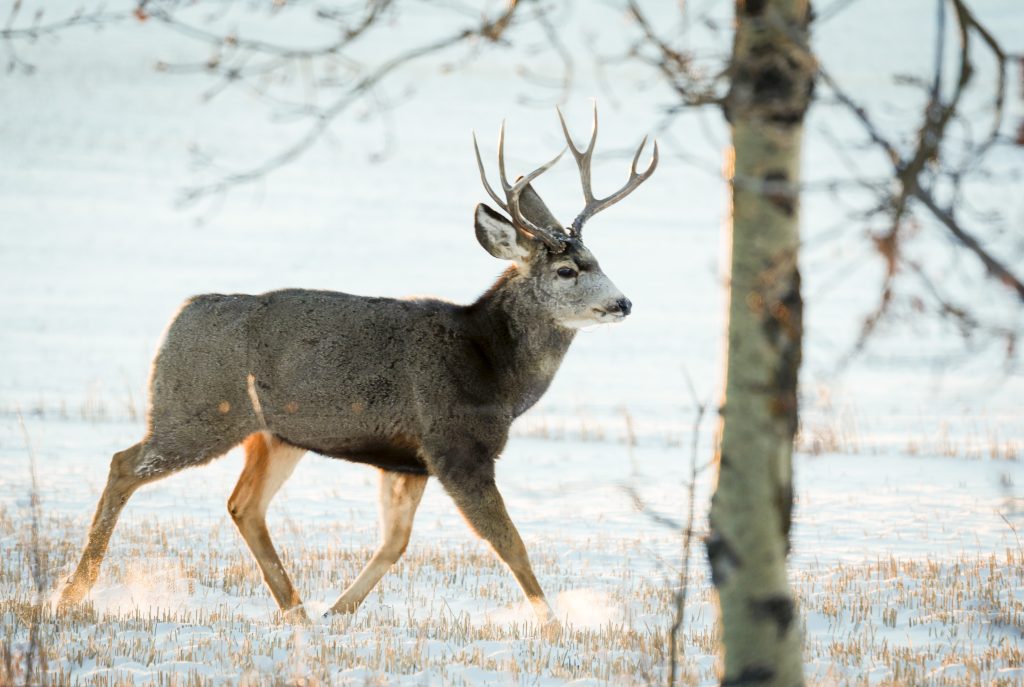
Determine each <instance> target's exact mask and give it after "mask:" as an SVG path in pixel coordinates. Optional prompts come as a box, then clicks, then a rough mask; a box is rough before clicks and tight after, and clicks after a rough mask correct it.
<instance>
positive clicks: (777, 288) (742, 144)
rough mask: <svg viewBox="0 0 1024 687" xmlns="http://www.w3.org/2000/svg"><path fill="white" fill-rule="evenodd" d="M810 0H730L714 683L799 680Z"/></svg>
mask: <svg viewBox="0 0 1024 687" xmlns="http://www.w3.org/2000/svg"><path fill="white" fill-rule="evenodd" d="M809 11H810V8H809V2H808V0H737V2H736V19H737V25H736V38H735V44H734V51H733V59H732V62H731V89H730V92H729V95H728V97H727V100H726V104H725V110H726V116H727V117H728V119H729V121H730V123H731V125H732V143H733V150H732V151H731V153H730V154H731V157H732V159H731V161H730V162H731V163H732V164H729V165H727V167H729V168H731V172H732V179H731V181H732V237H731V242H730V244H731V249H732V258H731V277H730V299H729V301H730V302H729V328H728V363H727V370H726V388H725V400H724V403H723V405H722V410H721V416H722V432H721V447H720V449H719V455H718V483H717V486H716V489H715V494H714V497H713V498H712V502H711V515H710V523H711V527H710V534H709V537H708V540H707V549H708V559H709V561H710V563H711V568H712V576H713V580H714V584H715V586H716V588H717V589H718V595H719V600H720V604H721V611H722V616H721V617H722V625H723V643H724V648H725V669H724V675H723V677H722V685H723V686H729V687H736V686H739V685H745V686H755V685H756V686H761V685H766V686H767V685H773V686H774V685H786V686H791V685H802V684H803V661H802V632H801V624H800V622H799V618H798V615H797V612H796V608H795V605H794V602H793V596H792V592H791V591H790V587H789V582H788V579H787V577H786V556H787V554H788V551H789V528H790V513H791V510H792V503H793V487H792V448H793V435H794V433H795V431H796V426H797V373H798V371H799V367H800V356H801V339H802V335H803V329H802V301H801V297H800V273H799V271H798V268H797V250H798V248H799V208H798V184H799V181H800V142H801V137H802V133H803V117H804V112H805V111H806V109H807V105H808V103H809V101H810V96H811V88H812V84H813V75H814V63H813V59H812V58H811V55H810V52H809V48H808V47H807V25H808V19H809V16H808V15H809Z"/></svg>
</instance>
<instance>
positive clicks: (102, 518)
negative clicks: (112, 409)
mask: <svg viewBox="0 0 1024 687" xmlns="http://www.w3.org/2000/svg"><path fill="white" fill-rule="evenodd" d="M152 453H153V451H152V447H151V446H149V444H147V443H146V442H140V443H138V444H135V445H134V446H132V447H131V448H127V449H125V450H124V451H119V452H118V453H115V454H114V457H113V459H112V460H111V461H110V473H109V475H108V476H107V486H106V488H104V490H103V494H102V495H101V496H100V500H99V503H98V504H97V505H96V514H95V515H94V516H93V518H92V525H91V526H90V527H89V538H88V540H87V541H86V544H85V549H84V550H83V551H82V557H81V559H79V561H78V567H77V568H75V572H74V573H72V575H71V577H69V578H68V580H67V582H66V583H65V585H64V588H63V589H62V590H61V594H60V600H59V601H58V605H59V606H60V607H62V608H67V607H69V606H72V605H73V604H76V603H78V602H79V601H81V600H82V599H83V598H84V597H85V595H86V594H88V593H89V590H90V589H91V588H92V586H93V585H94V584H95V583H96V578H97V577H99V574H100V565H101V564H102V563H103V557H104V555H105V554H106V552H107V545H108V544H109V543H110V535H111V534H113V532H114V526H115V525H117V519H118V517H119V516H120V515H121V510H122V509H123V508H124V506H125V504H126V503H128V499H129V498H130V497H131V495H132V494H134V493H135V490H136V489H138V488H139V487H141V486H142V485H143V484H146V483H148V482H153V481H155V480H157V479H160V478H161V477H166V476H167V475H169V474H171V473H172V472H175V471H176V470H177V469H178V467H177V466H176V465H175V464H174V463H173V462H169V461H165V460H163V459H162V458H161V457H159V456H157V457H155V458H154V456H153V455H152Z"/></svg>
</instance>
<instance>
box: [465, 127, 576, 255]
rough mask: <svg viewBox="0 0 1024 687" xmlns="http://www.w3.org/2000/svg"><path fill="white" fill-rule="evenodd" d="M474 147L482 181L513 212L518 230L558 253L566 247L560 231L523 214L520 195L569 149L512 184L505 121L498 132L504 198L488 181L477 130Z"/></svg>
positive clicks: (514, 223)
mask: <svg viewBox="0 0 1024 687" xmlns="http://www.w3.org/2000/svg"><path fill="white" fill-rule="evenodd" d="M473 150H474V151H475V152H476V165H477V167H478V168H479V169H480V180H481V181H482V182H484V188H485V189H487V193H488V195H490V196H491V198H493V199H494V202H495V203H497V204H498V206H499V207H501V209H502V210H504V211H505V212H507V213H508V214H509V216H510V217H511V218H512V224H513V225H514V226H515V228H516V230H517V231H518V232H520V233H521V234H526V235H527V236H529V237H532V238H537V239H540V240H541V241H543V242H544V245H546V246H547V247H548V248H549V249H551V250H552V251H555V252H556V253H561V252H562V251H563V250H565V240H564V239H563V238H562V236H561V234H560V233H559V234H555V233H552V231H550V230H549V229H548V228H546V227H541V226H538V225H537V224H534V223H533V222H531V221H530V220H529V219H527V218H526V217H525V216H524V215H523V211H522V208H521V207H520V198H519V197H520V194H522V192H523V191H524V190H525V189H526V188H527V187H528V186H529V185H530V182H531V181H533V180H534V179H536V178H537V177H539V176H540V175H541V174H543V173H544V172H546V171H548V170H549V169H551V167H552V166H554V164H555V163H556V162H558V161H559V160H560V159H561V157H562V155H564V154H565V149H564V148H563V149H562V151H561V152H560V153H558V155H556V156H555V157H554V159H553V160H551V161H550V162H547V163H545V164H543V165H541V166H540V167H538V168H537V169H535V170H533V171H532V172H530V173H529V174H527V175H526V176H523V177H520V178H519V179H517V180H516V182H515V183H514V184H510V183H508V175H507V173H506V172H505V122H502V123H501V129H500V130H499V132H498V175H499V177H500V179H501V188H502V190H503V191H504V192H505V200H504V201H503V200H502V199H501V198H499V197H498V194H497V193H495V192H494V189H493V188H491V185H490V184H489V183H487V173H486V172H485V171H484V161H483V159H482V158H481V157H480V146H478V145H477V142H476V132H474V133H473Z"/></svg>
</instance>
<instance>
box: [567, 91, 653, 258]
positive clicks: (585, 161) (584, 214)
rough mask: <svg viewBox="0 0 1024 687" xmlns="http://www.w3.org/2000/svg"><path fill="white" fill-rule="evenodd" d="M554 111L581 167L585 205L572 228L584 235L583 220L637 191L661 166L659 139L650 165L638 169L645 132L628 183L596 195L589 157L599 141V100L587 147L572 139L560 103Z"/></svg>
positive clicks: (644, 141)
mask: <svg viewBox="0 0 1024 687" xmlns="http://www.w3.org/2000/svg"><path fill="white" fill-rule="evenodd" d="M555 111H556V112H558V121H559V122H561V123H562V133H564V134H565V140H566V142H567V143H568V144H569V151H570V152H572V156H573V157H574V158H576V166H577V167H579V170H580V183H581V184H582V185H583V200H584V202H585V203H586V205H584V206H583V210H581V211H580V214H578V215H577V216H576V219H574V220H573V221H572V227H571V230H572V235H573V236H575V237H576V238H581V237H582V235H583V224H584V223H585V222H586V221H587V220H588V219H590V218H591V217H593V216H594V215H596V214H597V213H599V212H601V210H604V209H605V208H606V207H608V206H609V205H614V204H615V203H618V202H619V201H620V200H622V199H623V198H625V197H626V196H628V195H629V194H630V193H632V192H633V191H635V190H636V187H637V186H639V185H640V184H642V183H644V182H645V181H647V179H648V177H650V176H651V174H653V173H654V169H655V167H657V166H658V142H657V141H655V142H654V152H653V154H652V155H651V164H650V166H649V167H648V168H647V169H646V170H645V171H643V172H640V173H637V171H636V164H637V162H639V161H640V153H641V152H643V149H644V146H645V145H647V137H646V136H644V140H642V141H640V147H639V148H637V149H636V154H635V155H633V164H632V165H631V166H630V168H629V179H628V180H627V181H626V185H625V186H623V187H622V188H621V189H619V190H618V191H616V192H615V193H613V194H611V195H610V196H608V197H606V198H594V193H593V191H591V189H590V158H591V157H592V156H593V154H594V144H595V143H596V142H597V103H594V128H593V130H592V131H591V133H590V142H589V143H588V144H587V148H586V150H582V151H581V150H579V149H578V148H577V147H576V145H575V144H574V143H573V142H572V136H570V135H569V127H567V126H566V125H565V117H563V116H562V111H561V110H560V109H558V108H557V107H556V108H555Z"/></svg>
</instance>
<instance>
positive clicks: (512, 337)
mask: <svg viewBox="0 0 1024 687" xmlns="http://www.w3.org/2000/svg"><path fill="white" fill-rule="evenodd" d="M558 117H559V120H560V122H561V127H562V132H563V134H564V135H565V139H566V141H567V143H568V149H569V150H570V151H571V152H572V155H573V156H574V157H575V158H576V163H577V165H578V167H579V175H580V180H581V182H582V186H583V196H584V198H585V205H584V208H583V210H582V211H581V212H580V213H579V215H578V216H577V217H576V219H575V220H574V221H573V223H572V225H570V226H569V227H568V228H565V229H563V228H562V225H561V224H560V223H559V222H558V221H557V220H556V219H555V217H554V216H553V215H552V214H551V212H550V211H549V210H548V209H547V207H546V206H545V205H544V203H543V201H541V199H540V197H539V196H538V195H537V194H536V193H535V192H534V190H533V188H532V187H531V185H530V184H531V182H533V181H534V179H536V178H537V177H538V176H540V175H541V174H542V173H544V172H545V171H546V170H548V169H549V168H550V167H551V166H552V165H554V164H555V163H556V162H557V161H558V160H559V158H560V157H561V155H562V153H564V152H565V151H564V150H563V151H562V153H559V155H558V156H556V157H555V158H554V159H553V160H551V161H550V162H547V163H546V164H544V165H541V166H540V167H538V168H537V169H535V170H534V171H532V172H530V173H529V174H527V175H526V176H524V177H521V178H519V179H518V180H517V181H516V182H515V183H509V181H508V177H507V175H506V172H505V160H504V147H505V142H504V138H505V126H504V124H502V127H501V131H500V133H499V138H498V170H499V174H500V180H501V188H502V190H503V191H504V199H502V198H501V197H499V196H498V194H497V193H495V191H494V189H493V188H492V187H491V185H490V184H489V183H488V181H487V176H486V173H485V172H484V165H483V160H482V159H481V157H480V149H479V147H478V146H477V144H476V137H475V135H474V138H473V146H474V148H475V153H476V161H477V165H478V167H479V169H480V177H481V180H482V181H483V185H484V188H485V189H486V191H487V193H488V194H489V195H490V197H491V198H493V199H494V202H495V203H497V204H498V206H500V207H501V209H502V210H504V211H505V212H506V213H507V217H506V216H504V215H502V214H501V213H499V212H497V211H496V210H494V209H492V208H490V207H488V206H486V205H483V204H481V205H477V207H476V211H475V220H476V222H475V224H476V237H477V240H478V241H479V242H480V244H481V245H482V246H483V247H484V248H485V249H486V250H487V252H489V253H490V254H491V255H493V256H495V257H497V258H501V259H503V260H511V261H512V262H513V264H512V265H511V266H510V267H509V268H508V269H507V270H506V271H505V272H504V273H503V274H502V275H501V277H499V278H498V280H497V282H496V283H495V284H494V285H493V286H492V287H491V288H490V289H489V290H488V291H487V292H486V293H484V294H483V295H482V296H481V297H480V298H479V299H478V300H477V301H476V302H475V303H472V304H471V305H466V306H461V305H455V304H452V303H447V302H444V301H440V300H435V299H429V298H424V299H415V300H393V299H388V298H369V297H362V296H352V295H349V294H344V293H336V292H330V291H309V290H303V289H290V290H284V291H274V292H271V293H266V294H263V295H260V296H250V295H219V294H209V295H203V296H196V297H195V298H192V299H191V300H189V301H187V302H186V303H185V305H184V306H183V307H182V308H181V310H180V312H179V313H178V315H177V316H176V317H175V319H174V320H173V322H172V323H171V324H170V326H169V328H168V330H167V333H166V336H165V339H164V341H163V343H162V344H161V346H160V348H159V351H158V352H157V355H156V358H155V360H154V362H153V369H152V378H151V382H150V404H149V414H148V431H147V433H146V436H145V438H144V439H143V440H142V441H141V442H139V443H138V444H136V445H134V446H132V447H130V448H127V449H125V450H124V451H121V452H119V453H116V454H115V455H114V457H113V460H112V461H111V465H110V474H109V477H108V480H107V484H106V488H105V489H104V491H103V494H102V496H101V497H100V500H99V504H98V505H97V508H96V514H95V516H94V518H93V521H92V525H91V527H90V530H89V537H88V541H87V543H86V545H85V549H84V551H83V553H82V557H81V560H80V562H79V563H78V567H77V568H76V569H75V571H74V573H73V574H72V575H71V577H70V578H68V580H67V581H66V583H65V585H64V587H63V589H62V590H61V595H60V601H59V604H60V605H61V606H65V607H66V606H69V605H71V604H74V603H76V602H78V601H80V600H81V599H82V598H83V597H84V596H85V595H86V594H87V593H88V591H89V589H90V588H91V587H92V585H93V584H94V583H95V581H96V578H97V576H98V574H99V569H100V564H101V562H102V560H103V556H104V553H105V552H106V549H107V544H108V542H109V541H110V536H111V532H112V531H113V529H114V526H115V524H116V523H117V518H118V515H119V514H120V512H121V509H122V508H124V505H125V503H126V502H127V501H128V499H129V497H130V496H131V495H132V494H133V493H134V492H135V491H136V490H137V489H138V488H139V487H141V486H142V485H144V484H148V483H150V482H154V481H156V480H158V479H160V478H163V477H166V476H168V475H170V474H172V473H174V472H177V471H178V470H182V469H184V468H188V467H192V466H196V465H201V464H204V463H207V462H209V461H211V460H213V459H214V458H216V457H218V456H221V455H223V454H224V453H226V452H227V451H228V450H230V449H231V448H233V447H234V446H236V445H238V444H240V443H241V444H243V445H244V447H245V466H244V467H243V469H242V474H241V476H240V477H239V479H238V484H237V485H236V486H235V490H234V492H233V493H232V494H231V497H230V498H229V500H228V510H229V511H230V513H231V517H232V518H233V519H234V522H235V524H236V525H237V526H238V531H239V532H240V533H241V535H242V538H243V539H244V540H245V542H246V544H247V545H248V546H249V549H250V550H251V551H252V553H253V556H254V557H255V558H256V563H257V564H258V565H259V567H260V570H261V571H262V573H263V579H264V580H265V582H266V584H267V587H269V588H270V592H271V594H273V596H274V599H275V600H276V601H277V603H278V605H279V606H280V608H281V610H282V611H284V612H286V613H287V614H289V616H290V617H294V618H295V619H305V611H304V610H303V608H302V604H301V600H300V598H299V594H298V592H297V591H296V590H295V587H294V586H293V585H292V582H291V580H290V579H289V577H288V574H287V573H286V572H285V570H284V567H283V566H282V565H281V560H280V559H279V557H278V554H277V552H276V551H275V549H274V545H273V543H272V542H271V539H270V534H269V533H268V531H267V527H266V521H265V517H264V516H265V514H266V510H267V506H268V505H269V504H270V501H271V499H272V498H273V497H274V494H275V493H276V492H277V491H278V489H280V487H281V485H282V484H284V482H285V480H287V479H288V477H289V476H290V475H291V473H292V471H293V470H294V468H295V465H296V464H297V463H298V462H299V459H300V458H301V457H302V456H303V454H304V453H305V452H306V451H313V452H315V453H319V454H322V455H325V456H330V457H334V458H343V459H345V460H350V461H355V462H359V463H366V464H368V465H372V466H375V467H377V468H379V469H380V510H381V539H382V541H381V544H380V548H379V549H378V550H377V551H376V553H374V555H373V557H372V558H371V560H370V562H369V563H368V564H367V565H366V567H365V568H364V569H363V571H362V572H361V573H360V574H359V576H358V577H357V578H356V579H355V581H353V582H352V583H351V584H350V585H349V586H348V588H347V589H345V591H344V592H343V593H342V595H341V597H340V598H339V599H338V600H337V602H336V603H335V604H334V605H333V606H332V608H331V611H333V612H339V613H340V612H352V611H354V610H355V609H356V608H357V607H358V606H359V604H360V603H361V602H362V601H363V599H364V598H365V597H366V596H367V594H369V592H370V590H371V589H373V587H374V586H375V585H376V584H377V582H378V581H379V580H380V578H381V577H382V576H383V575H384V573H385V572H386V571H387V570H388V568H390V567H391V565H392V564H393V563H395V562H396V561H397V560H398V558H399V557H400V556H401V555H402V553H403V552H404V551H405V548H406V545H407V543H408V541H409V535H410V533H411V530H412V522H413V517H414V516H415V514H416V508H417V506H418V504H419V502H420V498H421V497H422V496H423V489H424V487H425V485H426V483H427V479H428V477H431V476H432V477H436V478H437V479H438V481H439V482H440V483H441V485H442V486H443V487H444V489H445V490H446V491H447V493H448V494H449V495H450V496H451V498H452V500H454V502H455V504H456V506H457V507H458V509H459V510H460V511H461V512H462V515H463V516H464V517H465V519H466V521H467V522H468V523H469V525H470V526H471V527H472V529H473V530H474V531H475V532H476V533H477V534H478V535H479V536H480V537H482V538H483V539H485V540H486V541H487V542H488V543H489V544H490V545H491V546H492V547H493V549H494V551H495V552H496V553H497V555H498V556H499V557H500V558H501V560H502V561H504V562H505V563H506V564H507V565H508V567H509V568H510V569H511V571H512V574H513V575H515V578H516V580H517V581H518V583H519V585H520V586H521V587H522V590H523V593H524V594H525V595H526V598H527V599H528V600H529V601H530V602H531V604H532V605H533V608H534V610H535V612H536V613H537V616H538V619H539V620H540V621H541V623H543V624H545V625H546V626H554V627H557V621H555V620H554V618H553V614H552V611H551V608H550V606H549V605H548V603H547V601H546V600H545V597H544V593H543V592H542V591H541V588H540V585H539V584H538V583H537V578H536V577H535V576H534V574H533V570H532V569H531V567H530V561H529V559H528V557H527V553H526V548H525V547H524V546H523V542H522V540H521V539H520V537H519V533H518V532H517V531H516V528H515V525H513V523H512V521H511V520H510V519H509V515H508V513H507V512H506V510H505V505H504V502H503V501H502V498H501V494H499V493H498V488H497V487H496V486H495V480H494V463H495V460H497V458H498V455H499V454H500V453H501V451H502V449H503V447H504V446H505V442H506V440H507V438H508V431H509V425H510V424H511V423H512V421H513V420H514V419H515V418H516V417H518V416H519V415H521V414H522V413H523V412H525V411H526V410H527V409H528V408H530V407H531V406H532V405H533V404H534V403H536V402H537V400H538V399H540V397H541V396H542V395H543V394H544V392H545V390H546V389H547V388H548V385H549V384H550V383H551V380H552V378H553V377H554V374H555V372H556V371H557V370H558V367H559V365H560V363H561V361H562V358H563V356H564V355H565V353H566V350H567V349H568V348H569V344H570V343H572V340H573V336H574V335H575V331H576V330H577V329H578V328H580V327H582V326H586V325H590V324H593V323H603V322H614V321H619V320H622V319H624V318H625V317H626V316H627V315H628V314H629V312H630V309H631V307H632V306H631V304H630V301H629V299H627V298H626V297H625V296H623V295H622V293H621V292H620V291H619V290H618V289H617V288H616V287H615V285H614V284H613V283H612V282H611V280H610V279H609V278H608V277H607V276H605V274H604V273H603V272H602V271H601V268H600V267H599V266H598V263H597V260H596V259H595V258H594V255H593V254H592V253H591V252H590V251H589V250H588V249H587V247H586V246H584V244H583V226H584V224H585V223H586V221H587V220H588V219H590V218H591V217H592V216H594V214H596V213H598V212H600V211H601V210H603V209H605V208H607V207H608V206H610V205H612V204H613V203H617V202H618V201H620V200H622V199H623V198H625V197H626V196H627V195H628V194H629V193H631V192H632V191H633V190H634V189H636V188H637V187H638V186H639V185H640V184H641V183H643V182H644V181H645V180H646V179H647V178H648V177H650V176H651V174H652V173H653V172H654V169H655V167H656V166H657V164H658V147H657V143H655V144H654V148H653V153H652V157H651V162H650V166H649V167H648V168H647V169H646V170H645V171H643V172H638V171H637V162H638V160H639V158H640V154H641V152H642V151H643V149H644V146H645V144H646V142H647V139H646V137H645V138H644V140H643V141H642V142H641V143H640V147H639V148H638V149H637V151H636V155H634V157H633V163H632V166H631V169H630V175H629V179H628V181H627V182H626V184H625V186H623V187H622V188H621V189H620V190H618V191H616V192H615V193H613V194H612V195H610V196H607V197H605V198H595V197H594V194H593V192H592V191H591V188H590V162H591V156H592V155H593V152H594V143H595V141H596V138H597V110H596V108H595V110H594V122H593V130H592V133H591V137H590V142H589V144H588V145H587V148H586V149H585V150H579V149H578V148H576V146H575V145H574V144H573V142H572V138H571V136H570V135H569V131H568V128H567V127H566V124H565V120H564V118H563V117H562V113H561V112H558Z"/></svg>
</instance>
